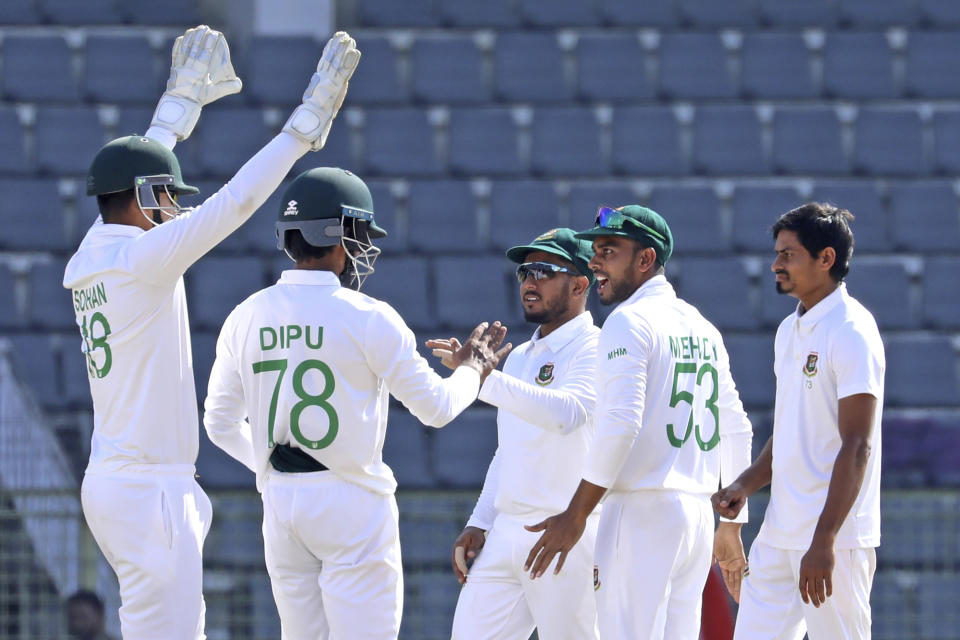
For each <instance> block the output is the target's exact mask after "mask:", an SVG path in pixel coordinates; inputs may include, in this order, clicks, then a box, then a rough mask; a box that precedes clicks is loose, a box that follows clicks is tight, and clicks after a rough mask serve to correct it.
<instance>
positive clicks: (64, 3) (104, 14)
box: [36, 0, 121, 25]
mask: <svg viewBox="0 0 960 640" xmlns="http://www.w3.org/2000/svg"><path fill="white" fill-rule="evenodd" d="M36 1H37V3H38V5H39V8H40V12H41V13H42V14H43V17H44V18H45V19H46V21H48V22H52V23H54V24H70V25H77V24H82V25H89V24H116V23H118V22H120V19H121V18H120V10H119V7H118V4H119V3H118V2H117V0H85V1H84V2H74V1H73V0H36Z"/></svg>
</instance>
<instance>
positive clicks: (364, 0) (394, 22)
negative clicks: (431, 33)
mask: <svg viewBox="0 0 960 640" xmlns="http://www.w3.org/2000/svg"><path fill="white" fill-rule="evenodd" d="M434 4H435V3H434V1H433V0H408V1H407V2H402V3H401V2H394V0H360V1H359V2H357V5H358V6H357V13H358V17H359V19H360V21H361V23H362V24H363V25H365V26H370V27H393V28H396V27H436V26H439V25H440V15H439V14H438V12H437V11H436V9H435V7H434ZM359 49H360V50H361V51H363V47H359Z"/></svg>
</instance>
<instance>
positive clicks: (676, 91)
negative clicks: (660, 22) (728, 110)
mask: <svg viewBox="0 0 960 640" xmlns="http://www.w3.org/2000/svg"><path fill="white" fill-rule="evenodd" d="M660 89H661V91H662V93H663V94H664V96H665V97H667V98H671V99H675V100H691V99H708V98H734V97H736V94H737V89H736V85H735V83H734V80H733V77H732V76H731V75H730V72H729V70H728V68H727V51H726V49H724V46H723V42H722V41H721V39H720V35H719V34H714V33H689V32H679V33H665V34H663V36H662V37H661V40H660Z"/></svg>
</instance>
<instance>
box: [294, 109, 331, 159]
mask: <svg viewBox="0 0 960 640" xmlns="http://www.w3.org/2000/svg"><path fill="white" fill-rule="evenodd" d="M331 124H333V118H332V117H331V115H330V114H329V113H326V112H321V111H318V110H317V109H316V108H314V107H313V106H312V105H309V104H301V105H300V106H299V107H297V108H296V109H294V110H293V113H292V114H291V115H290V118H289V119H288V120H287V123H286V124H285V125H283V130H284V131H286V132H287V133H289V134H290V135H292V136H295V137H297V138H299V139H301V140H303V141H304V142H306V143H307V144H309V145H310V150H311V151H319V150H320V149H322V148H323V145H324V144H326V142H327V134H328V133H330V125H331Z"/></svg>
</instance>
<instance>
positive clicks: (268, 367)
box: [253, 358, 340, 449]
mask: <svg viewBox="0 0 960 640" xmlns="http://www.w3.org/2000/svg"><path fill="white" fill-rule="evenodd" d="M311 369H316V370H317V371H319V372H320V374H321V375H322V376H323V390H322V391H321V392H320V393H319V394H316V395H314V394H311V393H307V391H306V390H305V389H304V388H303V376H304V375H305V374H306V373H307V372H308V371H310V370H311ZM267 371H277V372H279V375H278V376H277V382H276V384H275V385H274V387H273V396H272V397H271V398H270V415H269V417H268V419H267V440H268V445H269V446H270V447H272V446H274V444H276V443H275V442H274V440H273V428H274V425H275V424H276V419H277V400H278V399H279V398H280V386H281V385H282V384H283V376H284V374H285V373H286V372H287V360H286V358H284V359H283V360H262V361H260V362H254V363H253V372H254V373H264V372H267ZM335 388H336V383H335V381H334V379H333V372H332V371H331V370H330V367H329V366H327V364H326V363H325V362H321V361H320V360H304V361H303V362H301V363H300V364H298V365H297V367H296V368H295V369H294V370H293V392H294V393H295V394H296V395H297V398H299V402H297V403H296V404H295V405H293V407H292V408H291V409H290V434H291V435H292V436H293V437H294V438H295V439H296V441H297V442H299V443H300V444H302V445H303V446H305V447H307V448H308V449H324V448H326V447H329V446H330V444H331V443H332V442H333V441H334V439H335V438H336V437H337V431H338V430H339V428H340V420H339V418H338V417H337V411H336V409H334V408H333V406H332V405H331V404H330V403H328V402H327V399H328V398H329V397H330V396H331V395H333V390H334V389H335ZM307 407H320V408H321V409H322V410H323V411H324V412H325V413H326V414H327V419H328V421H329V423H330V426H329V428H328V429H327V434H326V435H325V436H323V437H322V438H320V439H319V440H310V439H308V438H307V437H306V436H304V435H303V432H302V431H301V430H300V416H301V415H302V414H303V411H304V410H305V409H306V408H307Z"/></svg>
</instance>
